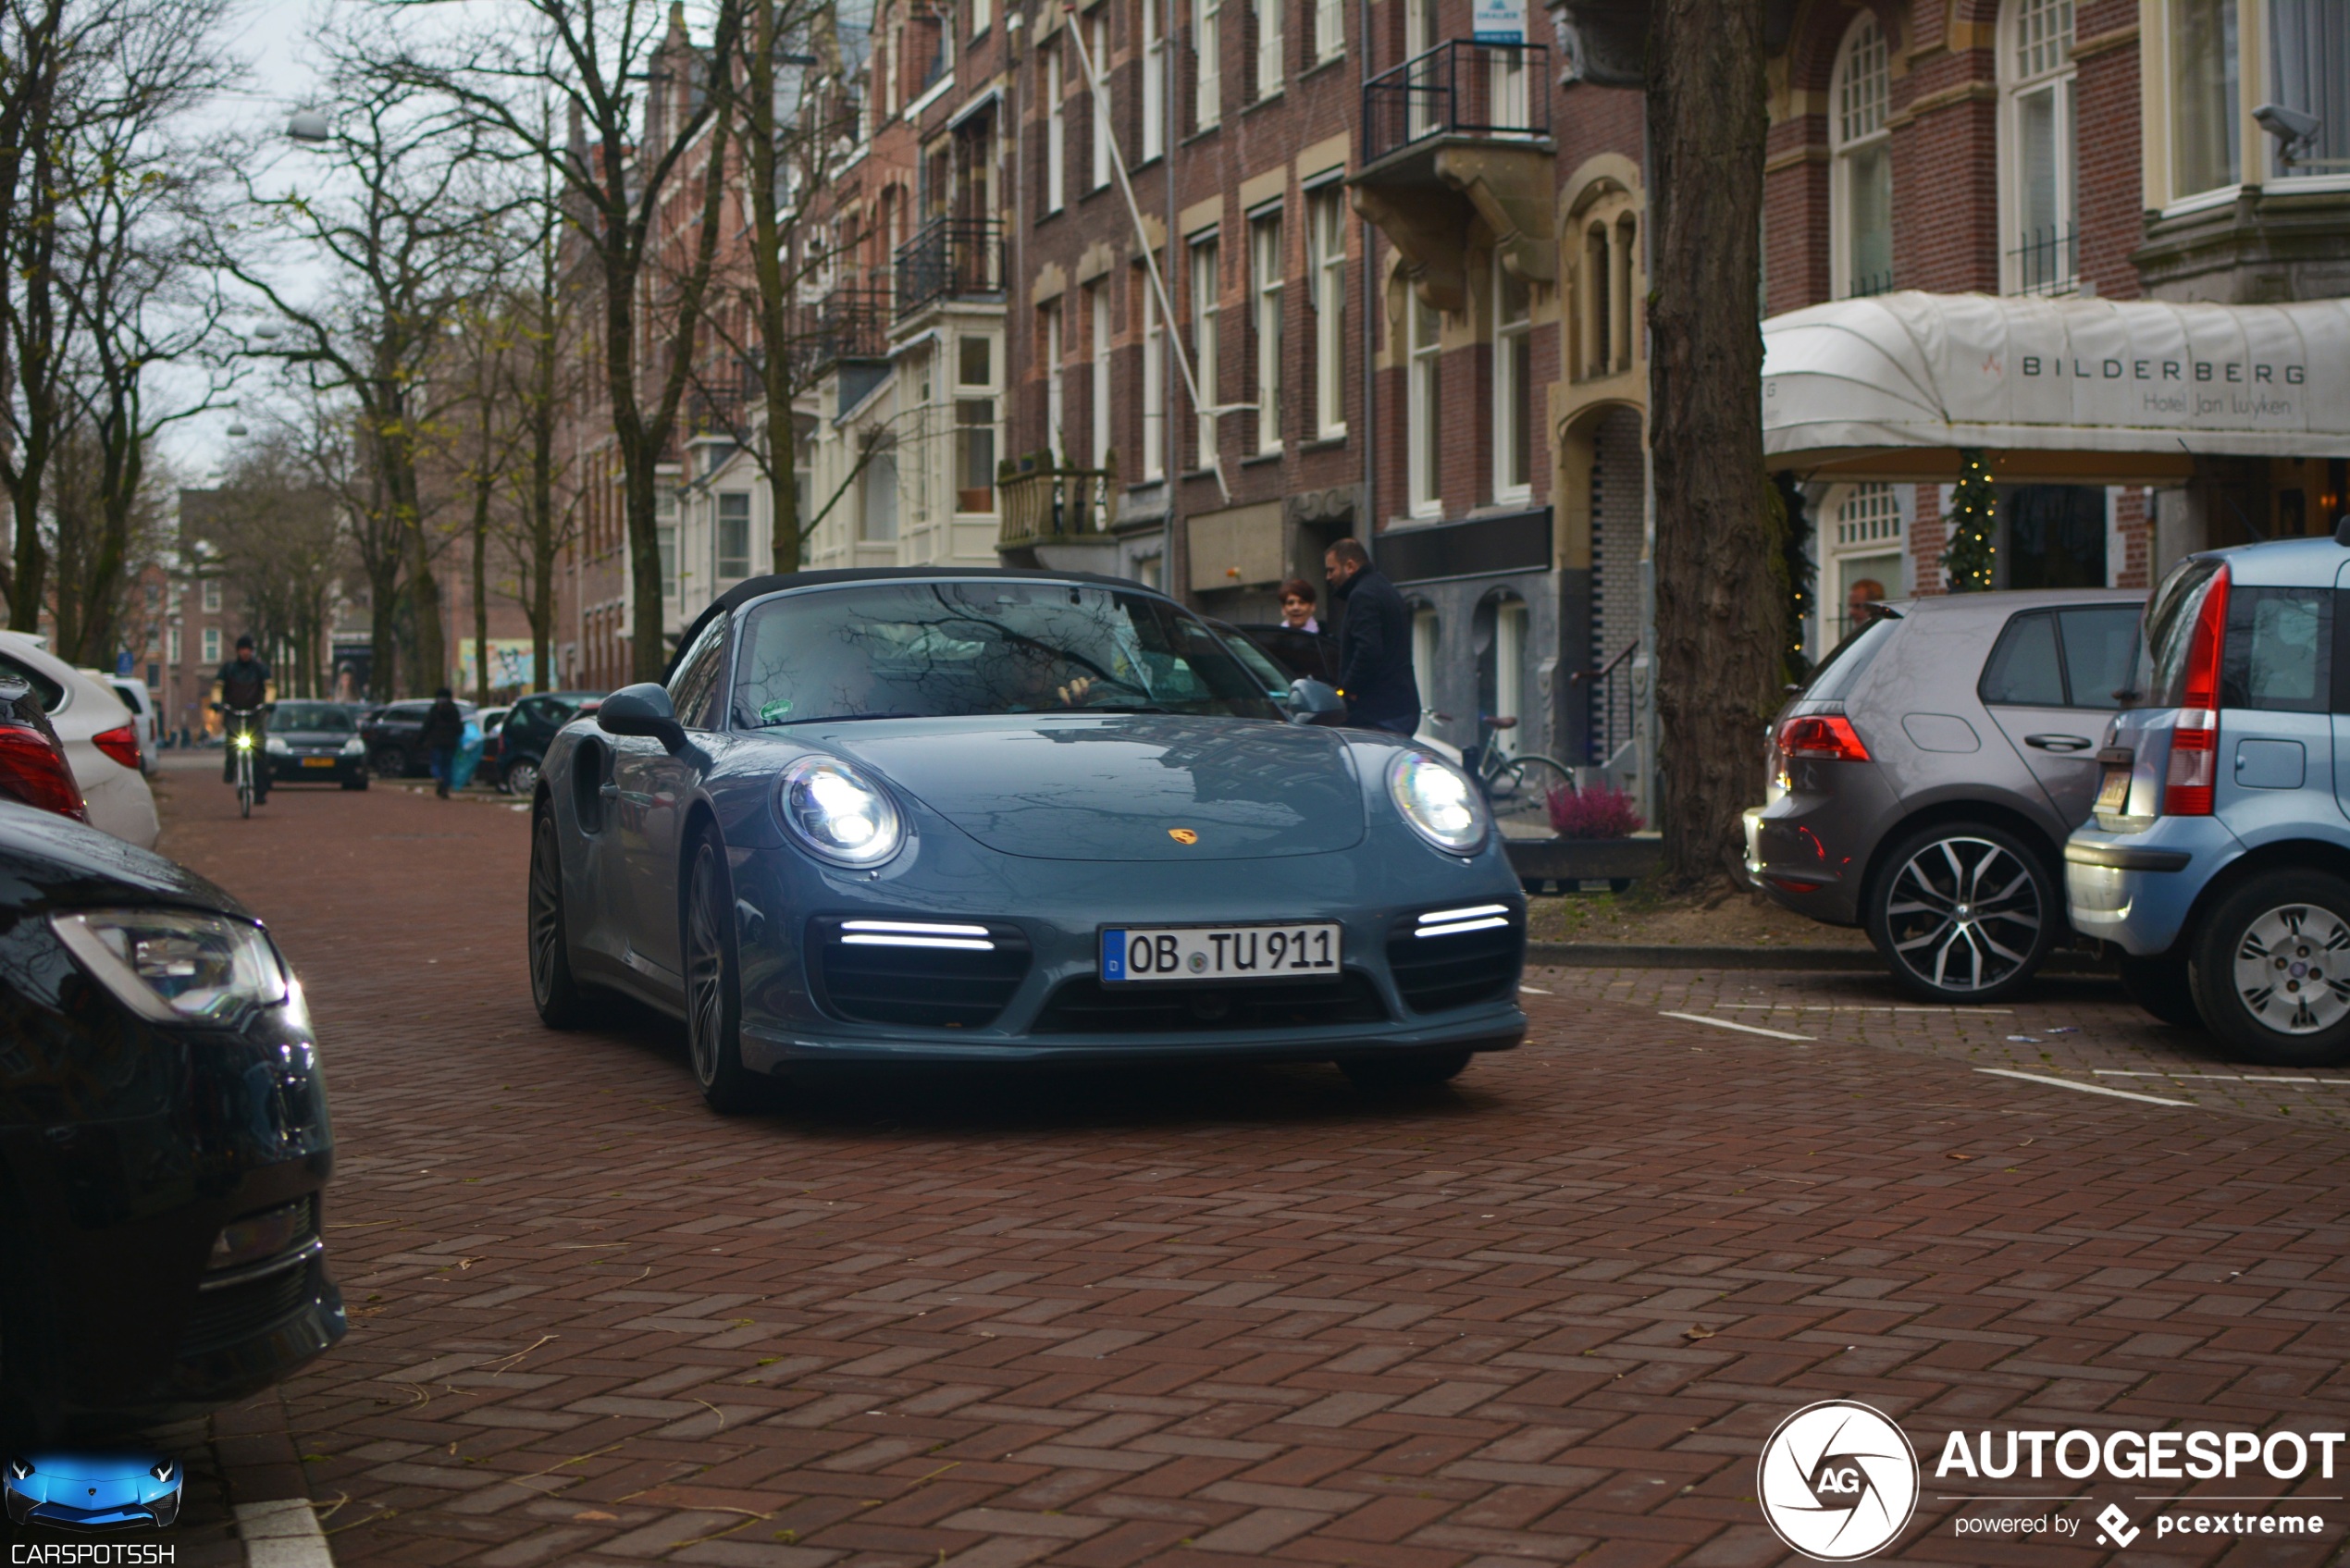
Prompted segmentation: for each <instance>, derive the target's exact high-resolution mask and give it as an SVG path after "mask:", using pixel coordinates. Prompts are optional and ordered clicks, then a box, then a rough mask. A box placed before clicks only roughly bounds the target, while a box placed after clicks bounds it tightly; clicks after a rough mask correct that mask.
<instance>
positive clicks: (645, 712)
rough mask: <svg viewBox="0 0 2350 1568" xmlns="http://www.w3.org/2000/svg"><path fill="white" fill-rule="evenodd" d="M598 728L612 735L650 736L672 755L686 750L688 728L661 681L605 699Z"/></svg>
mask: <svg viewBox="0 0 2350 1568" xmlns="http://www.w3.org/2000/svg"><path fill="white" fill-rule="evenodd" d="M596 727H597V728H598V729H600V730H601V731H603V732H604V733H605V734H606V735H650V736H651V737H652V738H653V739H655V740H657V741H659V742H661V744H662V749H663V750H664V751H668V752H671V753H673V754H674V753H676V752H679V751H683V750H684V749H685V748H686V726H685V725H683V724H681V723H679V722H677V710H676V709H675V708H674V707H673V706H671V704H670V701H669V688H668V687H667V686H664V685H662V684H661V683H660V682H659V681H639V682H637V684H636V685H633V686H623V687H621V688H620V689H619V690H618V691H616V692H613V693H612V695H611V696H610V697H607V698H604V702H603V706H602V707H600V708H599V709H597V710H596Z"/></svg>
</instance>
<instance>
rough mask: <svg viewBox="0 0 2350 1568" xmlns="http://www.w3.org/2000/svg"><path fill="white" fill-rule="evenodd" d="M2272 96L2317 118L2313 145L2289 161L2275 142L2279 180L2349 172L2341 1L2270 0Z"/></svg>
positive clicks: (2348, 53)
mask: <svg viewBox="0 0 2350 1568" xmlns="http://www.w3.org/2000/svg"><path fill="white" fill-rule="evenodd" d="M2269 78H2270V98H2271V99H2272V100H2273V101H2274V102H2276V103H2279V104H2282V105H2284V106H2285V107H2286V108H2288V109H2298V110H2299V111H2301V112H2302V113H2303V114H2307V115H2315V116H2317V117H2318V129H2317V130H2316V131H2315V132H2314V133H2313V134H2312V136H2311V139H2310V143H2309V145H2307V146H2306V147H2302V148H2299V149H2297V150H2296V157H2295V161H2294V162H2293V163H2290V164H2288V163H2286V162H2285V161H2284V152H2285V149H2284V147H2283V146H2282V145H2281V144H2275V143H2272V147H2273V150H2274V152H2275V154H2276V163H2275V168H2274V172H2273V173H2272V174H2271V175H2270V178H2271V179H2301V178H2303V177H2305V176H2320V177H2321V176H2325V175H2334V176H2336V177H2339V176H2340V175H2341V174H2343V173H2344V171H2345V170H2350V14H2345V13H2344V10H2343V7H2342V5H2341V0H2269Z"/></svg>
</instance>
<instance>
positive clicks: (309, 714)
mask: <svg viewBox="0 0 2350 1568" xmlns="http://www.w3.org/2000/svg"><path fill="white" fill-rule="evenodd" d="M269 728H270V729H271V730H272V731H274V732H276V733H278V734H280V735H282V734H285V733H286V732H288V731H291V730H302V731H304V732H306V733H309V734H314V735H318V734H323V735H349V734H351V710H349V709H347V708H345V707H344V706H343V705H342V704H341V703H340V702H281V703H279V704H278V710H277V711H276V712H275V713H272V714H270V715H269Z"/></svg>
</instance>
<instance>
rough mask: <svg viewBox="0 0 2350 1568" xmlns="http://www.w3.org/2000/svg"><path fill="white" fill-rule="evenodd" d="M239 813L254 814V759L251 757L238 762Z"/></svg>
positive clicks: (247, 815) (240, 814)
mask: <svg viewBox="0 0 2350 1568" xmlns="http://www.w3.org/2000/svg"><path fill="white" fill-rule="evenodd" d="M237 815H238V816H240V817H250V816H252V815H253V761H252V759H250V758H247V759H243V760H241V761H240V762H239V763H238V764H237Z"/></svg>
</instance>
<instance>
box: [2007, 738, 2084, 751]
mask: <svg viewBox="0 0 2350 1568" xmlns="http://www.w3.org/2000/svg"><path fill="white" fill-rule="evenodd" d="M2023 744H2024V745H2026V746H2036V747H2039V748H2040V749H2041V750H2043V751H2086V750H2088V749H2089V737H2088V736H2086V735H2025V736H2024V737H2023Z"/></svg>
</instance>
